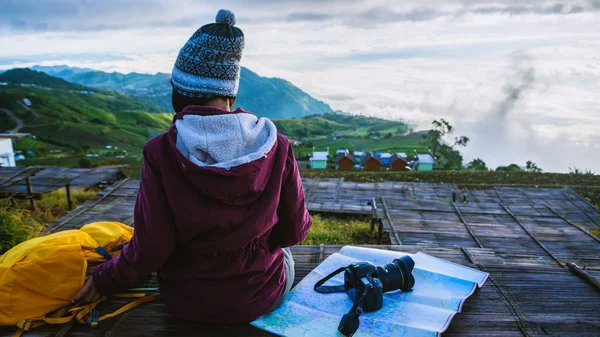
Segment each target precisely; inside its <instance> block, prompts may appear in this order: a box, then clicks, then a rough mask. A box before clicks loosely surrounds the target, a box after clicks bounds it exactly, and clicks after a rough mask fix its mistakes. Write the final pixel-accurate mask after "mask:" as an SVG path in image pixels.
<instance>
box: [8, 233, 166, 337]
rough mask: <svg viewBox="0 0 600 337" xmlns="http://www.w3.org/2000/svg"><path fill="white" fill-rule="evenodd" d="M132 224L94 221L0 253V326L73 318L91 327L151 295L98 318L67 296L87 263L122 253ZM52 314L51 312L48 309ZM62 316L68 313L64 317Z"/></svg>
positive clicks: (24, 327) (73, 291)
mask: <svg viewBox="0 0 600 337" xmlns="http://www.w3.org/2000/svg"><path fill="white" fill-rule="evenodd" d="M132 235H133V228H132V227H129V226H127V225H124V224H121V223H117V222H95V223H91V224H88V225H85V226H83V227H81V229H79V230H67V231H62V232H58V233H54V234H49V235H46V236H42V237H38V238H35V239H31V240H28V241H25V242H23V243H21V244H19V245H17V246H15V247H13V248H12V249H10V250H9V251H8V252H6V253H5V254H4V255H2V256H0V325H16V326H17V327H19V329H20V330H19V331H18V332H17V334H16V335H20V334H21V333H22V332H23V331H28V330H30V329H32V328H35V327H37V326H40V325H43V324H63V323H67V322H69V321H71V320H73V319H76V320H77V321H79V322H80V323H88V324H90V326H92V327H94V326H95V325H97V324H98V321H101V320H103V319H106V318H109V317H113V316H115V315H118V314H120V313H122V312H124V311H126V310H128V309H130V308H132V307H135V306H136V305H139V304H141V303H144V302H148V301H151V300H153V299H154V298H155V297H156V296H158V295H157V294H154V295H151V296H146V294H125V295H124V296H125V297H141V298H140V299H138V300H137V301H134V302H132V303H129V304H127V305H125V306H124V307H122V308H121V309H119V310H117V311H115V312H113V313H111V314H108V315H104V316H101V317H99V315H98V313H97V310H95V307H96V305H97V304H98V303H99V302H100V301H98V302H95V303H91V304H88V305H83V306H78V305H77V304H76V305H75V306H73V305H72V303H71V300H72V299H73V297H75V295H76V294H77V293H78V292H79V290H81V288H82V287H83V285H84V283H85V277H86V272H87V269H88V263H90V264H98V263H101V262H104V261H106V260H108V259H110V258H112V257H115V256H116V255H118V254H120V253H121V249H122V247H123V246H124V245H125V244H126V243H128V242H129V241H130V240H131V237H132ZM49 313H53V314H52V315H51V316H50V317H48V316H47V314H49ZM65 315H66V316H65Z"/></svg>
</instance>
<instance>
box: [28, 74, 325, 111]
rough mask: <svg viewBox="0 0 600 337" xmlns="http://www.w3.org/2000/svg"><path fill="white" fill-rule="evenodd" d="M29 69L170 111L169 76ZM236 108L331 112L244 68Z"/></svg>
mask: <svg viewBox="0 0 600 337" xmlns="http://www.w3.org/2000/svg"><path fill="white" fill-rule="evenodd" d="M33 69H36V70H41V71H45V72H47V73H49V74H53V75H54V76H57V77H60V78H62V79H65V80H67V81H69V82H73V83H78V84H82V85H85V86H89V87H94V88H102V89H108V90H113V91H118V92H122V93H127V94H131V95H135V96H138V97H139V98H141V99H143V100H144V101H146V102H147V103H148V104H154V105H156V106H158V107H160V109H161V110H163V111H168V112H170V111H171V110H172V106H171V84H170V75H169V74H165V73H157V74H155V75H148V74H139V73H129V74H122V73H116V72H113V73H107V72H103V71H85V70H86V69H81V68H69V67H68V66H57V67H40V66H35V67H33ZM236 106H239V107H243V108H244V109H245V110H248V111H251V112H253V113H255V114H257V115H258V116H261V117H268V118H299V117H304V116H308V115H314V114H324V113H330V112H333V110H332V109H331V107H329V105H327V104H325V103H323V102H321V101H319V100H317V99H315V98H313V97H312V96H310V95H309V94H307V93H306V92H304V91H302V90H301V89H299V88H298V87H296V86H294V85H293V84H292V83H290V82H288V81H286V80H282V79H278V78H267V77H262V76H259V75H257V74H256V73H254V72H252V71H250V70H249V69H247V68H244V67H242V70H241V79H240V89H239V92H238V97H237V99H236Z"/></svg>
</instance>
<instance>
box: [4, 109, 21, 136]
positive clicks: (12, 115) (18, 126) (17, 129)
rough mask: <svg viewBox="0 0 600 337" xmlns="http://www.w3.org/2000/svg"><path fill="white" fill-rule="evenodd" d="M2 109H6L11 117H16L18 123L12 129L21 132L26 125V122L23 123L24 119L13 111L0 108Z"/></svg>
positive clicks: (5, 110)
mask: <svg viewBox="0 0 600 337" xmlns="http://www.w3.org/2000/svg"><path fill="white" fill-rule="evenodd" d="M0 110H2V111H4V112H5V113H6V114H7V115H8V116H9V117H10V118H12V119H14V120H15V122H16V123H17V126H16V127H15V128H14V129H12V130H10V131H12V132H19V130H21V129H22V128H23V127H24V126H25V123H23V121H22V120H21V119H20V118H19V117H17V116H16V115H15V114H14V113H13V112H12V111H10V110H7V109H4V108H0Z"/></svg>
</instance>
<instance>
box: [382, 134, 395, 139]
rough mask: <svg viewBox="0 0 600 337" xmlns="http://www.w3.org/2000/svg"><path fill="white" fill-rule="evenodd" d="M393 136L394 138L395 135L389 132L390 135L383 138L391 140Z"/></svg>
mask: <svg viewBox="0 0 600 337" xmlns="http://www.w3.org/2000/svg"><path fill="white" fill-rule="evenodd" d="M392 136H393V135H392V133H391V132H388V133H387V134H386V135H385V137H383V138H385V139H390V138H392Z"/></svg>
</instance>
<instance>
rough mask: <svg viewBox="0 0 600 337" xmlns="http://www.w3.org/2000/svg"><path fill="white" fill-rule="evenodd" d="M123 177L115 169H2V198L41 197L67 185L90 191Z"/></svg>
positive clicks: (0, 184)
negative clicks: (92, 188) (99, 185)
mask: <svg viewBox="0 0 600 337" xmlns="http://www.w3.org/2000/svg"><path fill="white" fill-rule="evenodd" d="M122 178H123V175H122V174H121V173H120V170H119V169H116V168H97V169H82V168H64V167H2V168H0V198H7V197H14V198H32V197H39V196H40V195H42V194H44V193H48V192H52V191H54V190H57V189H59V188H62V187H64V186H65V185H67V184H68V185H70V187H71V188H73V189H87V188H91V187H94V186H97V185H98V184H102V183H103V184H112V183H114V182H115V181H117V180H118V179H122ZM28 185H29V187H28Z"/></svg>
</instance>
